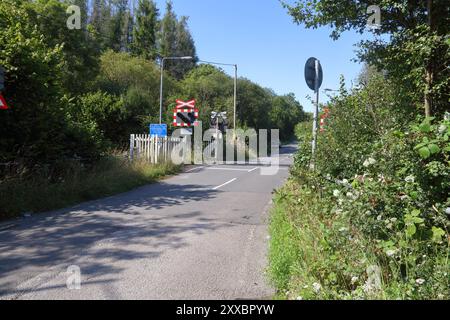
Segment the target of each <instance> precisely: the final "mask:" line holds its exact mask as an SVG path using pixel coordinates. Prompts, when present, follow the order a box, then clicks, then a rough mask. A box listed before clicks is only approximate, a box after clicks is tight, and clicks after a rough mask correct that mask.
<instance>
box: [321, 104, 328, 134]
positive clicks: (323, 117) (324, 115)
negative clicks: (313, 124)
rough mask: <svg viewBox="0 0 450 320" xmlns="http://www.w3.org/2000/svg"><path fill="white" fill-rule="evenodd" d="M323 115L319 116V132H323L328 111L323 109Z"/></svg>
mask: <svg viewBox="0 0 450 320" xmlns="http://www.w3.org/2000/svg"><path fill="white" fill-rule="evenodd" d="M323 111H324V113H323V114H322V115H321V116H320V132H324V131H325V119H326V118H328V116H329V115H330V109H328V108H325V109H324V110H323Z"/></svg>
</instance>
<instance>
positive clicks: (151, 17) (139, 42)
mask: <svg viewBox="0 0 450 320" xmlns="http://www.w3.org/2000/svg"><path fill="white" fill-rule="evenodd" d="M158 15H159V11H158V8H157V7H156V4H155V3H154V2H153V1H152V0H139V3H138V8H137V11H136V16H135V19H136V23H135V25H134V28H133V44H132V52H133V53H134V54H135V55H138V56H142V57H144V58H145V59H149V60H155V58H156V52H157V47H156V46H157V39H156V35H157V28H158Z"/></svg>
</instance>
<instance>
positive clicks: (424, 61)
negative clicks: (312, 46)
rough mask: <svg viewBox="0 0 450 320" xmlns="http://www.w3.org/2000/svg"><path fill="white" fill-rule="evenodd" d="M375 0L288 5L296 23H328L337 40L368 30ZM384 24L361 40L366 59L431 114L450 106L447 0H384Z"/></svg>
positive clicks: (343, 0)
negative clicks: (346, 33) (345, 33)
mask: <svg viewBox="0 0 450 320" xmlns="http://www.w3.org/2000/svg"><path fill="white" fill-rule="evenodd" d="M372 4H373V1H371V0H362V1H356V0H353V1H348V0H317V1H307V0H302V1H298V0H297V1H296V2H295V4H293V5H289V4H284V5H285V7H287V8H288V10H289V13H290V15H292V16H293V18H294V21H295V22H296V23H303V24H305V25H306V27H312V28H316V27H319V26H324V25H329V26H331V27H332V28H334V30H333V32H332V34H331V36H332V37H333V38H334V39H337V38H338V37H339V36H340V34H341V33H342V32H343V31H346V30H350V29H355V30H357V31H358V32H360V33H363V32H364V30H365V29H366V28H367V22H368V18H369V15H370V14H367V9H368V7H369V6H370V5H372ZM380 9H381V23H380V25H379V26H378V28H375V29H372V32H373V33H374V34H375V35H376V36H381V35H387V36H388V37H384V38H389V40H382V38H378V37H377V38H376V39H375V40H368V41H363V42H361V43H360V48H361V50H360V52H359V57H360V59H361V60H363V61H366V62H368V63H369V64H372V65H375V66H377V67H378V69H384V70H386V71H387V75H388V76H389V77H391V78H392V79H393V80H395V82H396V83H399V84H401V85H402V86H403V87H405V88H409V90H408V91H409V92H410V95H411V98H412V100H413V101H414V102H416V103H417V104H419V105H421V107H422V108H423V110H424V113H425V115H426V116H430V115H432V114H433V113H442V112H443V111H445V110H446V108H447V107H448V100H449V96H450V92H449V90H448V88H449V87H450V69H449V68H448V66H449V64H450V56H449V54H448V52H449V50H450V42H449V40H448V34H449V32H450V24H449V23H448V16H449V9H450V7H449V6H448V0H421V1H415V0H401V1H399V0H388V1H382V2H381V3H380Z"/></svg>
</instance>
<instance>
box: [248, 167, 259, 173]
mask: <svg viewBox="0 0 450 320" xmlns="http://www.w3.org/2000/svg"><path fill="white" fill-rule="evenodd" d="M257 169H258V167H254V168H253V169H250V170H248V171H247V172H253V171H255V170H257Z"/></svg>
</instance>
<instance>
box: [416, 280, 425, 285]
mask: <svg viewBox="0 0 450 320" xmlns="http://www.w3.org/2000/svg"><path fill="white" fill-rule="evenodd" d="M416 283H417V284H418V285H422V284H424V283H425V279H416Z"/></svg>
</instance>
